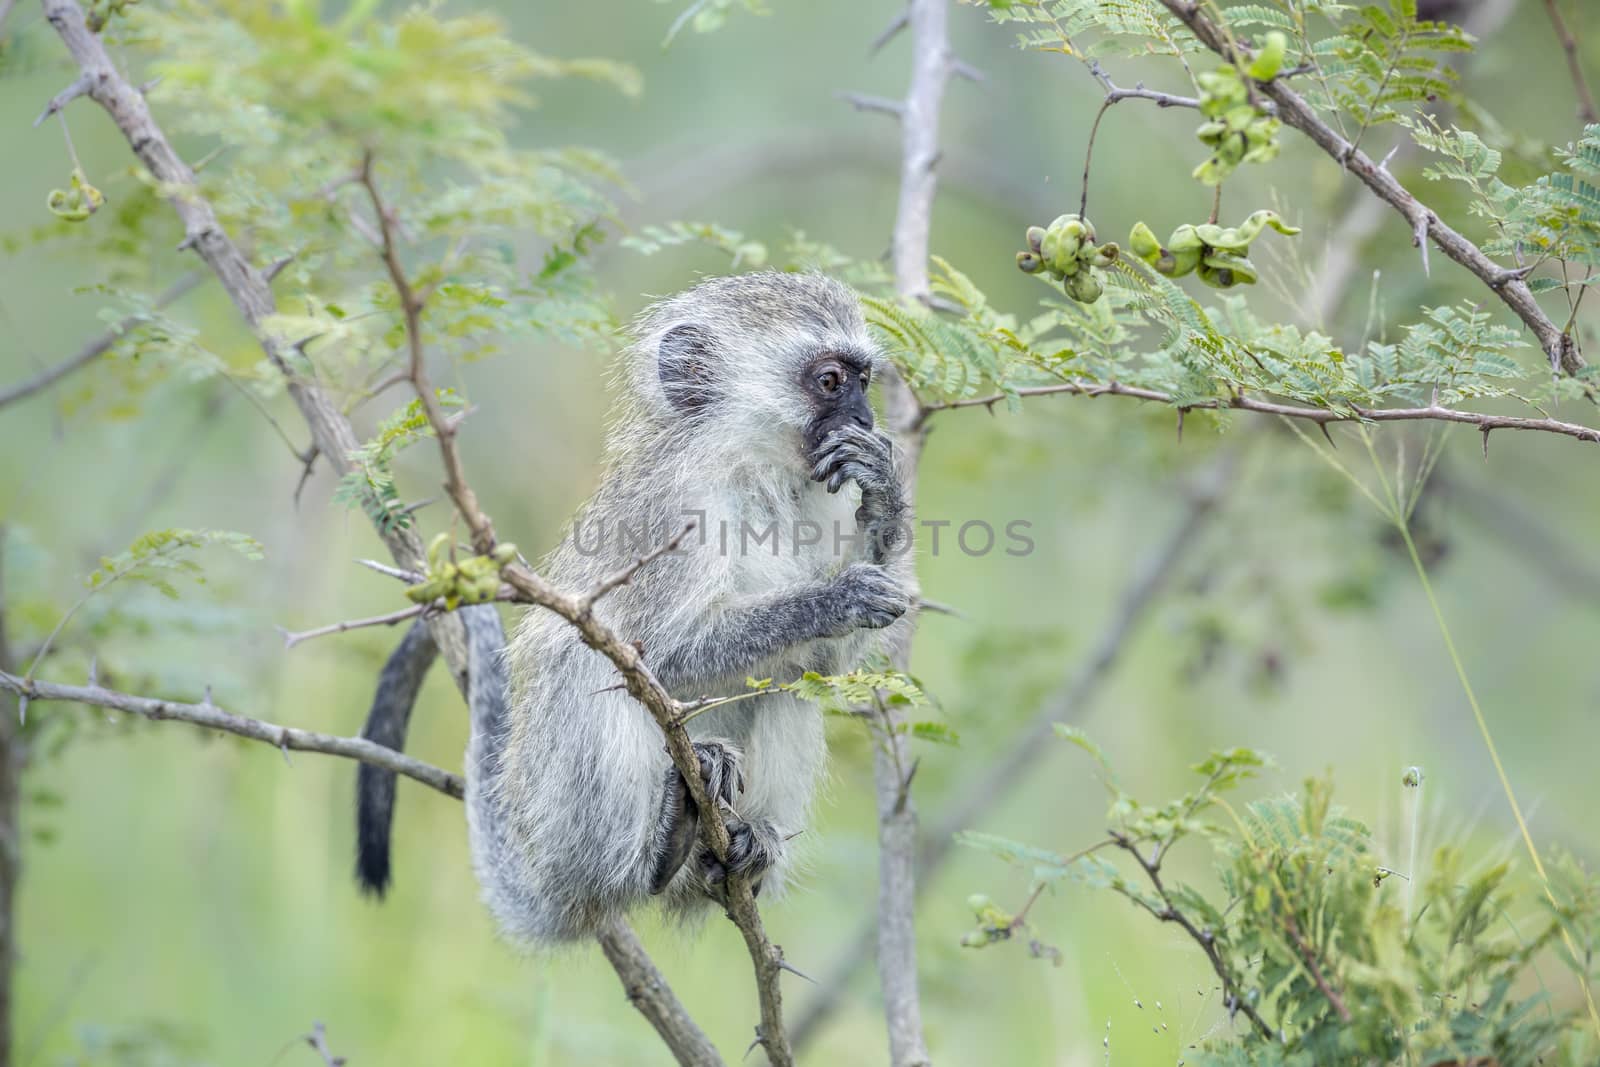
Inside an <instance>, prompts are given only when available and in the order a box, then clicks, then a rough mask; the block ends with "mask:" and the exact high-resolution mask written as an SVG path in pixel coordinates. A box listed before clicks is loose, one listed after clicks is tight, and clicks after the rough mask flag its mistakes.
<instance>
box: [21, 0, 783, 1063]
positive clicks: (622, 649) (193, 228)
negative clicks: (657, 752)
mask: <svg viewBox="0 0 1600 1067" xmlns="http://www.w3.org/2000/svg"><path fill="white" fill-rule="evenodd" d="M41 6H42V7H43V10H44V14H45V17H46V19H47V20H48V21H49V22H50V25H51V26H52V27H53V28H54V29H55V31H56V33H57V34H58V35H59V36H60V37H61V40H62V42H63V43H64V44H65V45H66V47H67V50H68V52H70V53H71V55H72V58H73V60H74V62H75V63H76V64H77V66H78V69H79V74H80V76H81V77H82V78H84V79H86V80H87V86H88V87H87V90H86V93H85V95H87V96H88V98H89V99H91V100H93V101H94V102H95V103H97V104H98V105H100V106H101V107H102V108H103V109H104V110H105V111H106V113H107V114H108V115H109V116H110V117H111V119H112V121H113V122H114V123H115V124H116V125H117V127H118V129H119V130H120V131H121V132H122V134H123V136H124V138H126V140H127V141H128V144H129V146H130V147H131V148H132V150H133V152H134V154H135V155H136V156H137V157H138V159H139V161H140V162H141V163H142V164H143V165H144V166H145V168H146V169H147V170H148V171H149V172H150V174H151V176H152V177H153V178H154V179H155V180H156V181H157V182H158V183H159V184H160V186H161V187H162V188H163V189H164V190H167V191H169V192H170V195H169V196H168V202H169V203H170V204H171V205H172V207H173V210H174V211H175V212H176V213H177V215H178V217H179V219H180V220H181V221H182V223H183V226H184V231H185V234H186V236H185V239H184V242H183V246H184V248H186V249H193V250H194V251H195V252H196V254H198V255H199V256H200V257H201V259H203V260H204V261H205V263H206V265H207V266H208V267H209V268H210V269H211V270H212V272H213V273H214V274H215V275H216V276H217V278H218V280H219V281H220V282H221V283H222V286H223V289H224V290H225V291H226V292H227V293H228V296H229V297H230V298H231V299H232V300H233V303H234V306H235V307H236V308H237V310H238V311H239V313H240V315H241V317H242V318H243V319H244V321H245V323H246V324H247V325H248V326H249V327H250V329H251V331H252V332H253V333H254V334H255V335H256V337H257V339H258V341H259V342H260V344H261V346H262V349H263V350H264V351H265V353H266V355H267V357H268V359H269V360H271V362H272V363H273V364H274V365H275V366H276V367H277V368H278V369H279V370H280V371H281V372H282V373H283V375H284V377H285V379H286V381H287V383H288V384H287V391H288V393H289V395H290V397H291V398H292V399H293V400H294V402H295V404H296V405H297V406H298V407H299V409H300V411H301V414H302V415H303V416H304V417H305V419H306V422H307V424H308V425H309V426H310V427H311V431H312V435H313V438H314V440H315V444H316V447H317V449H318V451H319V452H320V453H321V454H322V455H323V456H325V457H327V461H328V463H329V464H330V465H331V466H332V467H333V468H334V470H335V471H336V472H337V473H340V474H343V473H346V472H347V471H349V470H350V469H351V460H350V455H351V453H352V452H354V451H356V450H357V448H358V447H359V441H358V439H357V437H356V434H355V430H354V428H353V427H352V426H351V425H350V421H349V419H347V418H346V417H345V415H344V414H343V413H342V412H341V411H340V410H339V408H338V406H337V405H336V404H335V403H334V402H333V401H332V399H331V398H329V397H328V396H327V395H326V394H325V393H324V392H323V391H322V390H321V388H320V387H319V386H317V385H316V383H315V382H314V381H311V380H309V379H307V378H304V377H302V375H301V374H300V373H299V369H300V368H301V367H302V366H303V364H304V359H303V356H302V355H301V354H300V353H299V352H296V351H295V350H294V349H293V347H292V346H291V345H289V344H287V343H286V342H285V341H283V340H282V339H281V338H278V337H276V336H274V334H273V333H272V331H270V330H268V329H266V328H265V324H266V322H267V320H269V319H270V318H271V316H272V315H274V314H275V313H276V303H275V301H274V299H273V295H272V291H271V289H270V288H269V287H268V286H267V282H266V279H265V278H264V277H263V275H262V273H261V272H260V271H258V270H256V268H254V267H253V266H251V264H250V262H249V261H248V260H247V259H246V258H245V256H244V254H243V253H242V252H241V251H240V249H239V247H238V246H237V245H235V244H234V242H233V240H232V239H231V238H230V237H229V236H228V234H227V233H226V231H224V230H223V228H222V225H221V223H220V222H219V221H218V220H217V216H216V212H215V210H214V209H213V207H212V205H211V202H210V201H209V200H208V199H207V198H206V197H205V196H204V195H203V194H202V193H201V192H200V190H199V188H198V187H197V186H196V184H195V178H194V172H193V170H192V169H191V168H190V167H189V166H188V164H186V163H185V162H184V161H183V159H182V158H181V157H179V155H178V154H177V152H176V151H175V150H174V149H173V147H172V144H171V142H170V141H169V140H168V139H167V136H166V134H165V132H164V131H163V130H162V129H161V127H160V126H159V125H158V124H157V123H156V121H155V118H154V116H153V115H151V113H150V109H149V106H148V104H147V102H146V101H145V99H144V96H143V94H141V93H140V92H139V90H138V89H137V88H135V87H134V86H133V85H132V84H131V83H130V82H129V81H128V79H127V78H126V77H125V76H123V74H122V73H121V72H120V71H119V70H118V69H117V67H116V64H115V63H113V62H112V60H111V56H110V54H109V53H108V52H107V51H106V49H105V45H104V44H103V43H102V42H101V40H100V39H99V37H98V36H96V35H95V33H94V32H92V31H91V30H90V29H89V27H88V25H87V23H86V22H85V19H84V14H83V9H82V7H81V6H80V5H79V3H78V0H41ZM373 191H376V190H375V186H374V189H373ZM386 259H387V257H386ZM413 296H415V294H413ZM413 302H414V301H413ZM414 318H415V315H408V320H411V319H414ZM416 351H417V350H416V349H415V348H413V352H416ZM416 369H417V368H416V367H415V366H414V367H413V370H414V371H415V370H416ZM425 373H426V372H425V370H424V371H423V372H422V373H420V374H415V375H414V376H413V382H414V384H416V385H418V386H419V392H420V393H423V395H425V396H431V389H427V390H424V389H422V388H420V387H421V386H422V385H423V384H424V383H426V381H427V379H426V377H425ZM429 415H430V421H432V419H433V417H434V416H436V415H439V413H438V412H437V408H436V406H435V407H434V408H433V409H430V411H429ZM443 421H444V420H443V419H442V416H441V417H440V418H439V420H438V423H437V424H436V425H435V426H434V429H435V432H438V431H439V429H440V426H441V425H442V424H443ZM440 439H441V447H442V448H443V447H444V442H445V441H446V440H447V439H448V435H446V434H440ZM447 458H448V457H447ZM459 473H460V472H459V470H458V469H451V470H447V475H449V476H450V477H452V478H457V477H458V476H459ZM454 488H455V489H457V490H459V492H453V493H452V499H454V500H455V501H456V503H457V506H458V507H461V508H463V518H464V519H465V520H466V521H467V523H468V525H469V527H470V528H471V529H472V531H473V534H474V538H475V539H482V538H488V539H490V540H491V547H492V537H493V527H492V526H490V525H489V523H488V519H487V517H486V516H484V515H483V514H482V513H481V511H479V510H478V509H477V504H476V498H475V497H473V496H472V494H471V491H470V490H469V489H467V488H466V486H465V481H464V479H460V480H459V481H458V484H456V485H455V486H454ZM379 534H380V536H381V537H382V538H383V540H384V542H385V544H386V545H387V546H388V548H389V551H390V553H391V554H392V555H393V557H394V560H395V562H396V563H397V564H399V566H400V567H401V569H404V570H409V571H418V570H421V569H422V566H423V560H424V552H423V547H422V543H421V541H420V539H419V538H418V537H417V535H416V534H415V533H414V532H413V531H411V530H409V529H400V528H398V527H395V526H391V527H389V528H386V529H380V530H379ZM505 577H506V579H507V581H508V582H509V583H510V584H511V585H512V586H513V587H514V588H517V589H518V591H519V592H522V593H524V594H525V595H526V596H527V597H528V599H529V600H531V601H532V602H533V603H537V604H541V605H543V606H545V607H548V608H551V609H552V610H554V611H556V612H557V613H558V614H560V615H561V616H562V617H563V618H566V619H567V620H568V621H571V622H573V623H574V625H575V626H576V627H577V629H578V631H579V634H580V636H581V637H582V639H583V640H584V642H585V643H587V644H588V645H589V646H590V647H592V648H595V649H596V650H598V651H600V652H601V653H602V654H604V655H606V656H607V657H608V658H610V659H611V660H612V662H613V663H614V664H615V665H616V666H617V668H618V670H619V671H621V672H622V674H623V677H624V679H625V680H626V684H627V688H628V691H629V692H630V693H631V694H632V695H633V696H634V697H635V698H636V699H638V700H640V702H641V703H643V704H645V706H646V707H647V708H648V709H649V710H650V712H651V714H652V715H653V716H654V717H655V719H656V721H657V722H658V723H660V724H661V725H662V729H663V731H664V733H665V734H666V739H667V748H668V751H669V752H670V753H671V755H672V758H673V761H674V763H675V764H676V765H677V766H678V768H679V769H680V770H681V771H683V772H684V777H685V780H686V782H687V783H688V786H689V790H690V793H691V795H692V796H693V797H694V800H695V803H696V805H697V806H698V807H699V809H700V811H701V813H702V816H703V817H702V820H701V822H702V826H703V827H704V830H705V833H706V835H707V838H708V840H709V841H710V843H711V846H712V848H713V850H714V851H716V852H717V853H718V854H719V855H725V854H726V852H727V848H728V832H727V827H726V826H725V825H724V823H723V821H722V819H721V818H720V814H719V813H717V812H716V811H715V809H714V808H713V807H712V805H711V801H710V799H709V798H708V797H707V795H706V791H705V788H704V783H703V782H702V781H701V779H700V774H699V761H698V759H697V758H696V757H695V755H694V751H693V748H692V747H691V746H690V744H689V740H688V735H687V733H686V732H685V731H684V730H683V729H682V727H681V726H675V725H673V723H674V716H675V714H676V711H675V702H674V701H673V700H672V698H671V696H670V695H669V694H667V692H666V690H665V689H663V688H662V687H661V685H660V683H659V682H657V681H656V680H655V677H654V676H653V675H652V674H651V672H650V670H649V668H648V666H646V664H645V662H644V658H643V654H642V653H641V652H640V651H639V650H638V649H637V648H636V647H635V646H633V645H632V644H628V643H625V642H623V641H622V640H621V639H620V638H618V637H617V635H615V634H613V633H611V632H610V631H609V630H608V629H607V628H606V627H604V626H602V625H601V624H600V623H598V622H597V621H596V620H595V619H594V618H593V616H592V614H591V613H588V612H585V611H584V610H583V609H582V606H581V603H580V601H579V600H578V599H577V598H575V597H572V596H568V595H566V594H563V593H561V592H559V591H558V590H556V589H555V588H554V587H552V586H551V585H550V584H549V583H548V582H546V581H545V580H544V579H543V578H542V577H540V576H539V575H537V574H535V573H534V572H532V571H531V570H528V569H526V568H523V567H520V566H513V567H508V568H507V569H506V573H505ZM429 625H430V628H431V629H432V630H433V635H434V638H435V641H436V643H437V644H438V645H439V647H440V649H441V651H442V652H443V653H444V655H445V658H446V660H447V661H448V662H449V664H450V667H451V672H452V674H453V676H454V678H455V680H456V684H457V686H458V687H462V686H464V684H465V681H466V671H467V652H466V643H465V639H464V634H463V631H462V626H461V623H460V620H459V619H456V618H454V617H452V616H451V615H449V614H445V615H440V616H437V617H435V618H433V619H431V620H430V623H429ZM32 688H33V689H34V691H36V692H37V693H38V694H40V698H41V699H48V698H47V697H45V696H44V695H43V694H44V692H45V686H44V684H43V683H36V684H34V685H33V686H32ZM68 689H69V690H70V689H71V687H68ZM57 691H60V689H59V687H57ZM81 695H82V694H78V695H72V694H71V693H70V692H69V693H68V695H66V696H65V697H64V699H79V698H80V696H81ZM95 695H98V694H95ZM133 699H135V700H137V699H138V698H133ZM92 702H94V701H91V703H92ZM152 703H153V704H154V705H156V706H160V707H171V705H167V704H165V703H164V702H161V701H155V702H152ZM396 769H397V770H398V769H399V768H396ZM728 888H729V897H730V901H731V907H730V914H731V915H732V917H733V918H734V921H735V922H736V923H737V924H738V925H739V927H740V930H741V932H742V933H743V934H744V937H745V942H746V945H747V947H748V948H749V949H750V952H751V955H752V958H753V959H754V960H755V964H756V972H757V978H758V986H759V991H760V994H761V1005H762V1031H761V1034H762V1040H763V1043H764V1044H765V1045H766V1047H767V1050H768V1055H769V1057H771V1059H772V1060H773V1062H774V1063H775V1064H777V1065H778V1067H788V1065H789V1064H790V1063H792V1058H791V1056H790V1055H789V1050H788V1043H787V1040H786V1039H785V1037H784V1034H783V1022H782V1017H781V1014H780V1007H781V1002H780V999H779V994H778V977H779V974H780V973H781V968H780V966H779V963H780V961H781V953H780V952H779V951H778V949H777V948H776V947H775V946H773V945H772V944H771V942H770V941H768V940H767V938H766V935H765V933H764V932H763V931H762V929H761V926H760V918H759V915H758V913H757V912H756V908H755V901H754V898H753V897H752V895H751V892H750V885H749V880H748V878H746V877H743V876H734V877H731V878H730V879H729V887H728ZM602 941H603V942H604V937H602ZM639 955H642V953H640V954H639ZM617 962H618V960H617V958H616V957H614V958H613V963H614V964H617ZM619 975H620V976H621V977H622V979H623V981H624V984H628V983H630V982H632V981H634V980H635V978H636V975H634V974H630V973H625V972H621V971H619ZM663 990H664V991H665V992H669V993H670V991H666V990H665V987H664V986H663ZM640 1010H641V1011H645V1012H646V1014H647V1015H649V1014H650V1013H649V1011H648V1010H647V1006H645V1005H641V1006H640ZM651 1022H652V1024H654V1025H656V1027H657V1029H658V1030H659V1029H660V1028H661V1027H662V1026H673V1025H675V1021H674V1020H673V1019H672V1018H669V1017H666V1016H659V1017H657V1016H651ZM685 1040H688V1039H687V1038H686V1039H685ZM713 1062H714V1061H713Z"/></svg>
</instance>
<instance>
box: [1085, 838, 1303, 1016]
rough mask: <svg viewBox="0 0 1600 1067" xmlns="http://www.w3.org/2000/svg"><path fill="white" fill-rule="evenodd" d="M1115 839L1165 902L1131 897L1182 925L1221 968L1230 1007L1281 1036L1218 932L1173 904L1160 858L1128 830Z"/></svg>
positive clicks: (1213, 964)
mask: <svg viewBox="0 0 1600 1067" xmlns="http://www.w3.org/2000/svg"><path fill="white" fill-rule="evenodd" d="M1111 840H1112V841H1113V842H1115V844H1116V846H1117V847H1118V848H1120V849H1122V850H1123V851H1124V852H1126V853H1128V854H1129V855H1130V856H1132V857H1133V858H1134V861H1135V862H1137V863H1138V864H1139V866H1140V867H1141V868H1142V869H1143V870H1144V873H1145V877H1146V878H1148V879H1149V880H1150V886H1151V888H1153V889H1154V890H1155V891H1156V894H1157V895H1158V896H1159V897H1160V898H1161V903H1162V904H1163V905H1164V906H1163V907H1160V908H1157V907H1155V906H1154V905H1152V904H1151V903H1150V902H1149V901H1148V900H1146V899H1145V898H1144V897H1143V896H1141V895H1139V894H1127V897H1128V899H1129V900H1131V901H1133V902H1134V903H1135V904H1137V905H1139V906H1140V907H1142V908H1144V909H1145V910H1146V911H1148V912H1149V913H1150V914H1151V915H1153V916H1155V917H1156V918H1157V919H1160V920H1161V921H1162V922H1168V923H1176V924H1177V925H1178V926H1180V927H1182V928H1183V931H1184V933H1186V934H1188V935H1189V937H1190V939H1191V940H1192V941H1194V943H1195V944H1197V945H1199V946H1200V951H1202V952H1204V953H1205V956H1206V959H1207V960H1208V961H1210V963H1211V969H1212V970H1214V971H1216V972H1217V977H1218V978H1220V979H1222V995H1223V997H1224V998H1225V1001H1226V1003H1227V1007H1228V1010H1229V1011H1230V1012H1234V1011H1238V1012H1243V1013H1244V1016H1245V1018H1247V1019H1249V1020H1250V1022H1251V1023H1252V1024H1254V1026H1255V1028H1256V1029H1257V1030H1259V1031H1260V1032H1261V1036H1263V1037H1265V1038H1266V1039H1267V1040H1268V1041H1275V1040H1277V1034H1276V1033H1275V1032H1274V1031H1273V1029H1272V1027H1270V1026H1268V1025H1267V1021H1266V1020H1265V1019H1263V1018H1262V1017H1261V1013H1260V1012H1258V1011H1256V1009H1255V1008H1254V1007H1253V1006H1252V1005H1251V1004H1250V1002H1249V1001H1248V1000H1247V999H1246V998H1245V997H1244V996H1243V995H1242V992H1241V990H1240V989H1239V987H1238V985H1237V983H1235V981H1234V978H1233V974H1232V972H1231V971H1229V970H1228V964H1227V962H1226V961H1224V960H1223V958H1222V954H1221V953H1220V952H1219V951H1218V950H1217V939H1216V936H1215V935H1214V934H1213V933H1212V932H1211V931H1210V930H1202V929H1200V928H1199V927H1198V926H1196V925H1195V924H1194V920H1193V919H1191V918H1189V916H1188V915H1187V914H1185V913H1184V912H1183V911H1182V910H1181V909H1180V908H1178V907H1177V905H1175V904H1173V902H1172V897H1171V896H1170V895H1168V893H1167V886H1166V883H1165V882H1163V881H1162V880H1161V862H1160V860H1159V859H1156V860H1151V859H1149V858H1147V857H1146V856H1145V854H1144V852H1143V850H1141V849H1140V848H1139V843H1138V842H1137V841H1134V840H1133V839H1132V838H1130V837H1128V836H1127V835H1126V834H1123V833H1119V832H1117V831H1115V830H1113V831H1112V832H1111Z"/></svg>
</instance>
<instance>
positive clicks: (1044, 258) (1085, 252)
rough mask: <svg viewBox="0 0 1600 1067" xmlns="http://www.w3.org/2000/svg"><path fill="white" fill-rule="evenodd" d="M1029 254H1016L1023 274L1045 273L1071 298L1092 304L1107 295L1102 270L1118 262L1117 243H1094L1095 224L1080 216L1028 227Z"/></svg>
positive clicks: (1068, 216)
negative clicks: (1100, 270) (1102, 295)
mask: <svg viewBox="0 0 1600 1067" xmlns="http://www.w3.org/2000/svg"><path fill="white" fill-rule="evenodd" d="M1027 241H1028V251H1026V252H1018V253H1017V266H1018V267H1019V268H1020V269H1021V270H1022V272H1023V273H1024V274H1037V273H1039V272H1040V271H1044V272H1045V273H1047V274H1049V275H1050V276H1051V277H1053V278H1054V279H1055V280H1056V281H1058V282H1060V283H1061V287H1062V289H1064V290H1065V291H1066V294H1067V295H1068V296H1070V297H1072V299H1074V300H1076V301H1079V302H1080V303H1084V304H1092V303H1094V302H1095V301H1096V300H1099V299H1100V294H1101V293H1103V292H1105V283H1104V282H1102V281H1101V279H1100V276H1099V268H1103V267H1109V266H1111V264H1113V263H1115V262H1116V261H1117V255H1118V251H1119V250H1118V248H1117V246H1116V244H1115V242H1108V243H1106V244H1103V245H1097V244H1095V240H1094V225H1093V224H1092V223H1091V222H1090V221H1089V220H1088V219H1086V218H1083V217H1081V216H1079V215H1060V216H1058V217H1057V218H1056V220H1055V221H1054V222H1052V223H1051V224H1050V225H1049V226H1029V227H1028V233H1027Z"/></svg>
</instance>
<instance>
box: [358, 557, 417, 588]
mask: <svg viewBox="0 0 1600 1067" xmlns="http://www.w3.org/2000/svg"><path fill="white" fill-rule="evenodd" d="M356 562H357V563H359V564H361V565H362V566H363V567H367V568H370V569H372V570H375V571H377V572H378V573H379V574H386V575H388V576H389V577H390V578H398V579H400V580H401V581H402V582H405V583H406V584H407V585H416V584H417V583H418V582H422V581H425V580H427V577H428V576H427V575H426V574H423V573H422V572H421V571H408V570H406V569H404V568H402V567H391V566H389V565H388V564H387V563H379V562H378V561H377V560H375V559H358V560H356Z"/></svg>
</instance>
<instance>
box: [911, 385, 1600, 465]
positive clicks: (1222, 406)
mask: <svg viewBox="0 0 1600 1067" xmlns="http://www.w3.org/2000/svg"><path fill="white" fill-rule="evenodd" d="M1057 393H1067V394H1072V395H1077V396H1091V397H1092V396H1124V397H1132V398H1134V399H1136V400H1153V401H1155V402H1157V403H1160V404H1169V405H1171V404H1174V403H1175V401H1174V399H1173V397H1172V396H1170V395H1169V394H1167V393H1163V392H1161V391H1160V390H1157V389H1144V388H1140V387H1138V386H1133V385H1123V384H1122V383H1121V382H1086V381H1069V382H1061V383H1059V384H1056V385H1037V386H1029V387H1027V388H1024V389H1018V390H1017V395H1018V396H1023V397H1029V396H1052V395H1055V394H1057ZM1005 399H1006V397H1005V395H1004V394H1002V393H996V394H994V395H992V396H979V397H968V398H966V399H964V400H950V401H944V402H940V403H933V404H928V405H926V406H925V407H924V408H923V418H927V417H928V416H930V415H933V414H934V413H936V412H940V411H948V410H952V409H954V408H970V407H987V408H991V409H992V408H993V407H994V405H996V404H999V403H1001V402H1002V401H1004V400H1005ZM1179 410H1180V411H1193V410H1232V411H1253V412H1255V413H1257V414H1260V415H1279V416H1282V417H1283V418H1286V419H1300V420H1303V421H1306V422H1314V423H1316V424H1317V425H1319V426H1322V427H1324V428H1325V427H1327V426H1328V425H1329V424H1332V423H1340V422H1357V423H1360V422H1423V421H1433V422H1456V423H1461V424H1463V425H1466V426H1473V427H1476V428H1477V430H1478V432H1480V433H1482V434H1483V439H1484V449H1485V451H1487V450H1488V447H1489V444H1488V442H1489V434H1490V433H1491V432H1493V431H1495V430H1534V431H1539V432H1543V433H1553V434H1559V435H1561V436H1563V437H1571V438H1574V439H1576V440H1579V441H1591V442H1595V443H1600V429H1596V428H1594V427H1592V426H1583V425H1580V424H1579V423H1575V422H1562V421H1561V420H1560V419H1549V418H1527V417H1524V416H1520V415H1485V414H1482V413H1480V412H1476V411H1462V410H1460V409H1457V408H1447V407H1442V406H1440V405H1438V404H1430V405H1428V406H1427V407H1420V408H1361V407H1354V406H1352V407H1351V409H1350V410H1349V411H1348V412H1344V411H1333V410H1330V409H1328V408H1313V407H1306V406H1304V405H1300V404H1281V403H1277V402H1276V401H1271V400H1257V399H1255V398H1254V397H1249V396H1245V395H1243V394H1239V393H1236V394H1234V395H1233V396H1230V397H1227V398H1224V399H1218V400H1207V401H1204V402H1201V403H1198V404H1189V405H1185V406H1184V407H1182V408H1180V409H1179Z"/></svg>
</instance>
